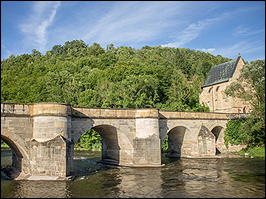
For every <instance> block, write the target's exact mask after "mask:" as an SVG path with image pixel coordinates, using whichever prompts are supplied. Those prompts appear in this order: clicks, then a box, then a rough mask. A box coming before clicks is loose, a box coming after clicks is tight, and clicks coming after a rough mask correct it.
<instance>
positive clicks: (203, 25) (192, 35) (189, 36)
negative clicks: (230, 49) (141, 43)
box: [162, 13, 227, 48]
mask: <svg viewBox="0 0 266 199" xmlns="http://www.w3.org/2000/svg"><path fill="white" fill-rule="evenodd" d="M226 17H227V13H225V14H224V15H222V16H220V17H217V18H210V19H205V20H202V21H198V22H196V23H192V24H190V25H189V26H188V27H187V28H186V29H184V30H182V31H181V32H180V33H179V35H180V36H178V37H176V38H175V42H172V43H168V44H163V45H162V47H175V48H178V47H184V45H185V44H187V43H189V42H190V41H192V40H194V39H196V38H197V37H199V35H200V34H201V33H202V31H204V30H207V29H208V28H209V27H210V26H211V25H213V24H215V23H217V22H218V21H221V20H223V19H224V18H226Z"/></svg>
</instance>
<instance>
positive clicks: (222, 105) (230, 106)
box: [199, 59, 250, 113]
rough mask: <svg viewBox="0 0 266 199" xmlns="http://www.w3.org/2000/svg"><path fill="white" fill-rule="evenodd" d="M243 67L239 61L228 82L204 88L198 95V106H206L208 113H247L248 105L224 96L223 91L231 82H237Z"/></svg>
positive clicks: (238, 99) (237, 99)
mask: <svg viewBox="0 0 266 199" xmlns="http://www.w3.org/2000/svg"><path fill="white" fill-rule="evenodd" d="M243 65H244V62H243V60H242V59H239V62H238V64H237V67H236V70H235V72H234V74H233V76H232V78H230V79H229V81H226V82H221V83H219V84H215V85H210V86H206V87H204V88H203V89H202V92H201V93H200V95H199V101H200V104H202V103H204V104H205V105H206V106H208V107H209V109H210V112H220V113H245V112H246V113H248V112H249V111H250V110H249V105H248V104H247V103H246V102H244V101H243V100H242V99H240V98H232V97H228V96H226V95H225V94H224V91H225V89H226V88H227V87H228V86H229V85H230V84H231V83H232V82H235V81H237V78H238V77H239V75H240V73H241V69H242V68H243ZM244 107H245V110H244Z"/></svg>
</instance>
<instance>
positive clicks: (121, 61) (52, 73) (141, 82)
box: [1, 40, 230, 139]
mask: <svg viewBox="0 0 266 199" xmlns="http://www.w3.org/2000/svg"><path fill="white" fill-rule="evenodd" d="M229 60H230V59H228V58H224V57H222V56H220V55H217V56H213V55H211V54H210V53H204V52H202V51H195V50H190V49H186V48H169V47H161V46H156V47H149V46H144V47H142V48H141V49H137V50H136V49H134V48H131V47H125V46H121V47H117V48H115V47H114V45H113V44H110V45H108V46H107V47H106V49H104V48H102V47H101V46H100V45H99V44H97V43H93V44H92V45H91V46H89V45H88V44H85V43H84V41H82V40H73V41H71V42H69V41H67V42H65V44H64V45H63V46H61V45H55V46H54V47H53V48H52V49H51V50H49V51H47V52H46V53H45V55H42V54H41V53H40V52H39V51H37V50H36V49H33V50H32V54H22V55H17V56H15V55H10V56H9V58H8V59H6V60H2V61H1V102H14V103H38V102H61V103H68V104H71V105H72V106H81V107H105V108H145V107H148V108H158V109H161V110H172V111H209V109H208V108H207V107H205V106H203V105H200V104H199V93H200V92H201V86H202V84H203V82H204V80H205V78H206V76H207V75H208V73H209V71H210V69H211V67H212V66H214V65H218V64H221V63H224V62H226V61H229ZM90 133H91V132H87V133H86V134H87V135H86V136H87V137H90V136H89V135H88V134H90ZM90 138H91V139H93V138H92V137H90Z"/></svg>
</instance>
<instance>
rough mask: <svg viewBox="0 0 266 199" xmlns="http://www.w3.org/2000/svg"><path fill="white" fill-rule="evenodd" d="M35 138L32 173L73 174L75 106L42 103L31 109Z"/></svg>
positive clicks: (31, 146) (31, 159)
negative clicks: (73, 114)
mask: <svg viewBox="0 0 266 199" xmlns="http://www.w3.org/2000/svg"><path fill="white" fill-rule="evenodd" d="M31 115H32V117H33V136H32V139H31V141H30V147H29V148H30V153H29V154H30V157H29V158H30V173H31V174H32V175H48V176H60V177H66V176H68V175H71V173H72V172H73V155H74V145H73V143H72V142H71V139H70V135H71V131H70V128H71V106H70V105H67V104H58V103H39V104H34V105H33V106H32V107H31Z"/></svg>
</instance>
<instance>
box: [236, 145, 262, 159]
mask: <svg viewBox="0 0 266 199" xmlns="http://www.w3.org/2000/svg"><path fill="white" fill-rule="evenodd" d="M236 154H239V155H244V156H248V157H254V158H255V157H260V158H265V146H260V147H247V148H245V149H242V150H241V151H238V152H236Z"/></svg>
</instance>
